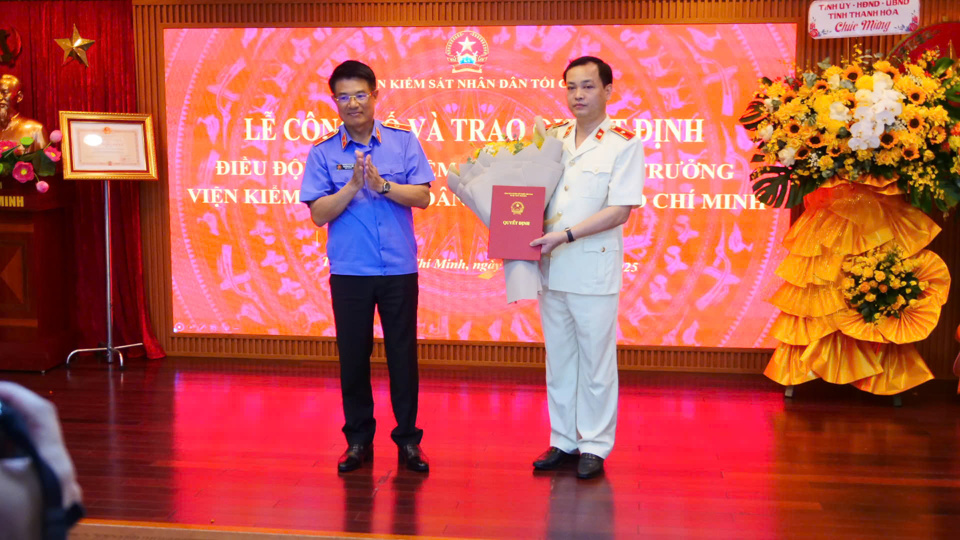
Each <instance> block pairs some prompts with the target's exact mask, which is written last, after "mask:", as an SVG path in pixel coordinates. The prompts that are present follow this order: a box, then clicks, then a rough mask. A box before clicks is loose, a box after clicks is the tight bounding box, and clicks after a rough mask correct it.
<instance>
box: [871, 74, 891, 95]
mask: <svg viewBox="0 0 960 540" xmlns="http://www.w3.org/2000/svg"><path fill="white" fill-rule="evenodd" d="M891 88H893V79H891V78H890V75H887V74H886V73H884V72H882V71H878V72H876V73H874V74H873V91H874V92H877V93H882V92H884V91H885V90H890V89H891Z"/></svg>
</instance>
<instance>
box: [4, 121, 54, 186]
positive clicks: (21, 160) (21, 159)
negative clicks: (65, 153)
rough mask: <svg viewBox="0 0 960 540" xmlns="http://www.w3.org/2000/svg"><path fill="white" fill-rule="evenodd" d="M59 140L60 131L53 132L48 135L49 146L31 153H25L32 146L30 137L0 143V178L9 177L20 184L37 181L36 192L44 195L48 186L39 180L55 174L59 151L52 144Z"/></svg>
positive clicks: (32, 141)
mask: <svg viewBox="0 0 960 540" xmlns="http://www.w3.org/2000/svg"><path fill="white" fill-rule="evenodd" d="M61 139H62V135H61V133H60V131H59V130H57V131H54V132H53V133H51V134H50V144H48V145H47V146H46V147H44V148H42V149H39V150H34V151H32V152H29V151H27V150H28V149H29V148H30V147H31V146H33V143H34V140H33V138H32V137H24V138H22V139H20V140H19V141H0V178H2V177H4V176H7V175H11V176H13V179H14V180H16V181H17V182H20V183H21V184H25V183H27V182H29V181H31V180H37V191H39V192H40V193H46V192H47V190H48V189H50V184H48V183H46V182H44V181H43V180H40V177H42V176H53V175H54V174H56V172H57V162H58V161H60V151H59V150H57V149H56V147H54V144H56V143H58V142H60V140H61Z"/></svg>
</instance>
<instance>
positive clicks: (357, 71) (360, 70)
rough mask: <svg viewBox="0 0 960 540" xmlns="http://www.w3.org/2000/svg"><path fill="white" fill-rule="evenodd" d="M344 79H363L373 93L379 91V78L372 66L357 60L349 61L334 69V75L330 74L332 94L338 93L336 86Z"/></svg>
mask: <svg viewBox="0 0 960 540" xmlns="http://www.w3.org/2000/svg"><path fill="white" fill-rule="evenodd" d="M344 79H361V80H364V81H366V82H367V84H368V85H370V91H371V92H373V91H374V90H376V89H377V76H376V75H374V74H373V70H372V69H370V66H368V65H366V64H364V63H363V62H358V61H356V60H347V61H346V62H343V63H342V64H340V65H339V66H337V67H335V68H333V73H331V74H330V92H331V93H336V90H334V89H333V88H334V86H336V84H337V82H338V81H342V80H344Z"/></svg>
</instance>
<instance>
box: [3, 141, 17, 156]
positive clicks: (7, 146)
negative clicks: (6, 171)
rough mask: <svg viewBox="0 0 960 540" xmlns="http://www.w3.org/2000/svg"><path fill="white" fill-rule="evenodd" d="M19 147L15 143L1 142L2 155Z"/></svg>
mask: <svg viewBox="0 0 960 540" xmlns="http://www.w3.org/2000/svg"><path fill="white" fill-rule="evenodd" d="M18 146H20V145H19V144H17V143H15V142H13V141H0V154H3V153H5V152H6V151H7V150H10V149H11V148H16V147H18Z"/></svg>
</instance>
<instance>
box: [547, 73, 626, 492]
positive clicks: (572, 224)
mask: <svg viewBox="0 0 960 540" xmlns="http://www.w3.org/2000/svg"><path fill="white" fill-rule="evenodd" d="M563 75H564V80H565V81H566V83H567V106H568V107H569V108H570V111H571V112H572V113H573V115H574V117H575V118H576V123H575V124H574V123H569V122H564V123H561V124H559V125H558V126H552V128H553V129H555V130H556V131H555V133H556V135H557V137H559V138H560V139H561V140H562V141H563V160H564V166H565V169H564V173H563V177H562V178H561V179H560V183H559V185H558V186H557V190H556V191H555V192H554V194H553V198H551V199H550V202H549V203H548V204H547V211H546V215H547V220H546V230H547V232H546V234H544V235H543V236H542V237H540V238H538V239H536V240H534V241H533V242H532V243H531V244H530V245H532V246H537V245H539V246H541V254H542V258H541V261H540V270H541V272H542V274H543V278H544V284H545V286H544V291H543V293H542V294H541V296H540V318H541V321H542V324H543V335H544V340H545V342H546V349H547V401H548V406H549V410H550V431H551V433H550V448H549V449H548V450H547V451H546V452H544V453H543V454H542V455H540V457H539V458H537V460H536V461H534V463H533V466H534V468H535V469H538V470H550V469H555V468H557V467H559V466H560V465H562V464H563V463H566V462H570V461H572V460H573V459H575V458H576V456H577V454H578V453H579V463H578V465H577V476H578V477H579V478H592V477H594V476H597V475H599V474H601V473H602V472H603V460H604V459H606V458H607V456H608V455H610V452H611V451H612V450H613V440H614V433H615V431H616V424H617V308H618V304H619V301H620V287H621V284H622V280H623V275H622V268H623V227H622V225H623V224H624V223H626V221H627V218H629V217H630V211H631V210H632V209H633V208H635V207H636V206H638V205H640V204H642V196H643V181H644V165H643V146H642V145H641V143H640V140H639V137H636V136H635V135H634V133H633V132H631V131H629V130H626V129H623V128H620V127H616V126H614V125H613V124H612V123H611V120H610V118H609V117H607V113H606V105H607V101H608V100H609V99H610V96H611V94H612V93H613V73H612V71H611V69H610V66H608V65H607V64H606V63H605V62H604V61H603V60H600V59H599V58H595V57H592V56H584V57H581V58H578V59H576V60H574V61H572V62H570V64H569V65H568V66H567V69H566V70H565V71H564V74H563Z"/></svg>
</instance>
